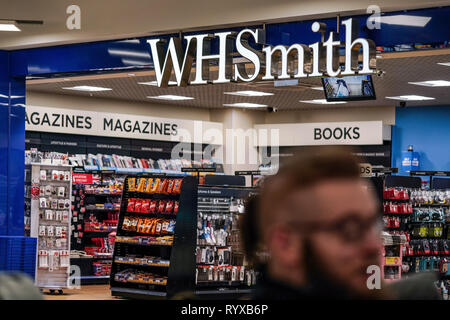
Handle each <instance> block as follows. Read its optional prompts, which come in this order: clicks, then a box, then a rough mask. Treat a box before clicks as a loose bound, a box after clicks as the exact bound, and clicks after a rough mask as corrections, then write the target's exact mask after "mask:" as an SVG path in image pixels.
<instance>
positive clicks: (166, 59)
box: [147, 19, 376, 87]
mask: <svg viewBox="0 0 450 320" xmlns="http://www.w3.org/2000/svg"><path fill="white" fill-rule="evenodd" d="M342 25H344V26H345V43H344V46H345V66H344V69H343V70H341V68H340V67H339V49H340V47H341V46H342V45H343V44H342V42H341V41H340V37H339V34H338V33H336V32H332V31H331V32H329V36H328V40H326V41H324V39H325V33H326V25H325V24H324V23H319V22H314V23H313V24H312V27H311V30H312V31H313V32H319V33H321V34H322V41H321V42H316V43H313V44H311V45H309V46H307V45H304V44H293V45H291V46H283V45H277V46H264V47H263V49H262V51H258V50H255V49H254V48H252V47H251V46H250V44H249V40H250V38H253V40H254V41H255V43H258V44H262V45H264V43H265V31H264V30H262V29H256V30H250V29H244V30H242V31H241V32H239V33H237V32H232V31H227V32H218V33H214V34H199V35H191V36H185V37H184V39H185V40H186V42H187V44H186V49H183V46H182V40H181V38H170V40H169V44H168V47H167V52H164V51H165V50H164V47H165V43H166V41H165V40H163V39H150V40H147V42H148V44H149V45H150V49H151V54H152V57H153V64H154V67H155V74H156V81H157V83H158V86H159V87H167V86H168V83H169V79H170V77H171V74H172V70H173V72H174V76H175V79H176V83H177V85H178V86H187V85H188V84H207V83H228V82H230V81H244V82H251V81H255V80H275V79H279V80H283V79H291V78H296V79H297V78H305V77H321V76H323V75H325V74H326V75H328V76H331V77H337V76H340V75H354V74H356V73H358V74H367V73H372V72H373V71H374V70H375V69H376V51H375V43H374V42H373V41H372V40H369V39H364V38H357V37H358V29H357V26H358V22H357V21H356V20H353V19H347V20H344V21H342ZM213 38H218V39H219V53H218V54H211V40H212V39H213ZM234 45H235V48H236V51H237V53H238V54H239V55H240V56H242V57H243V58H244V59H245V60H246V61H248V62H250V63H251V64H252V65H253V68H252V69H253V72H252V73H251V74H249V72H248V70H247V67H246V63H248V62H240V63H233V59H232V54H233V48H234ZM360 48H362V60H361V61H359V59H358V57H359V49H360ZM194 60H195V63H196V68H195V78H194V80H192V81H189V77H190V74H191V69H192V65H193V62H194ZM210 60H217V61H218V70H217V71H218V75H217V78H216V79H213V80H211V79H210V63H209V61H210ZM359 62H361V63H362V68H361V69H358V64H359ZM161 63H163V64H162V65H161Z"/></svg>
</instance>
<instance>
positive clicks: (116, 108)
mask: <svg viewBox="0 0 450 320" xmlns="http://www.w3.org/2000/svg"><path fill="white" fill-rule="evenodd" d="M26 103H27V105H34V106H42V107H55V108H66V109H78V110H88V111H97V112H111V113H124V114H135V115H145V116H153V117H162V118H175V119H187V120H203V121H210V116H209V110H208V109H204V108H189V107H180V106H176V105H163V104H154V103H144V102H129V101H126V100H116V99H105V98H93V97H80V96H73V95H65V94H64V95H63V94H47V93H40V92H34V91H27V97H26Z"/></svg>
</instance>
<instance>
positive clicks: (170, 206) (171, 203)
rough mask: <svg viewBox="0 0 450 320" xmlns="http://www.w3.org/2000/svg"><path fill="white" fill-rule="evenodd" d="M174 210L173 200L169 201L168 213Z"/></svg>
mask: <svg viewBox="0 0 450 320" xmlns="http://www.w3.org/2000/svg"><path fill="white" fill-rule="evenodd" d="M172 212H173V201H169V202H167V205H166V213H172Z"/></svg>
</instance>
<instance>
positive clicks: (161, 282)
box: [115, 278, 167, 286]
mask: <svg viewBox="0 0 450 320" xmlns="http://www.w3.org/2000/svg"><path fill="white" fill-rule="evenodd" d="M115 280H116V281H117V282H122V283H127V282H128V283H138V284H152V285H156V286H165V285H167V280H132V279H127V280H124V281H122V280H118V278H116V279H115Z"/></svg>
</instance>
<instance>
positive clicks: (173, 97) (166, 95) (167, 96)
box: [147, 94, 194, 101]
mask: <svg viewBox="0 0 450 320" xmlns="http://www.w3.org/2000/svg"><path fill="white" fill-rule="evenodd" d="M147 98H150V99H159V100H174V101H179V100H193V99H194V98H193V97H185V96H176V95H171V94H165V95H160V96H154V97H151V96H148V97H147Z"/></svg>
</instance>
